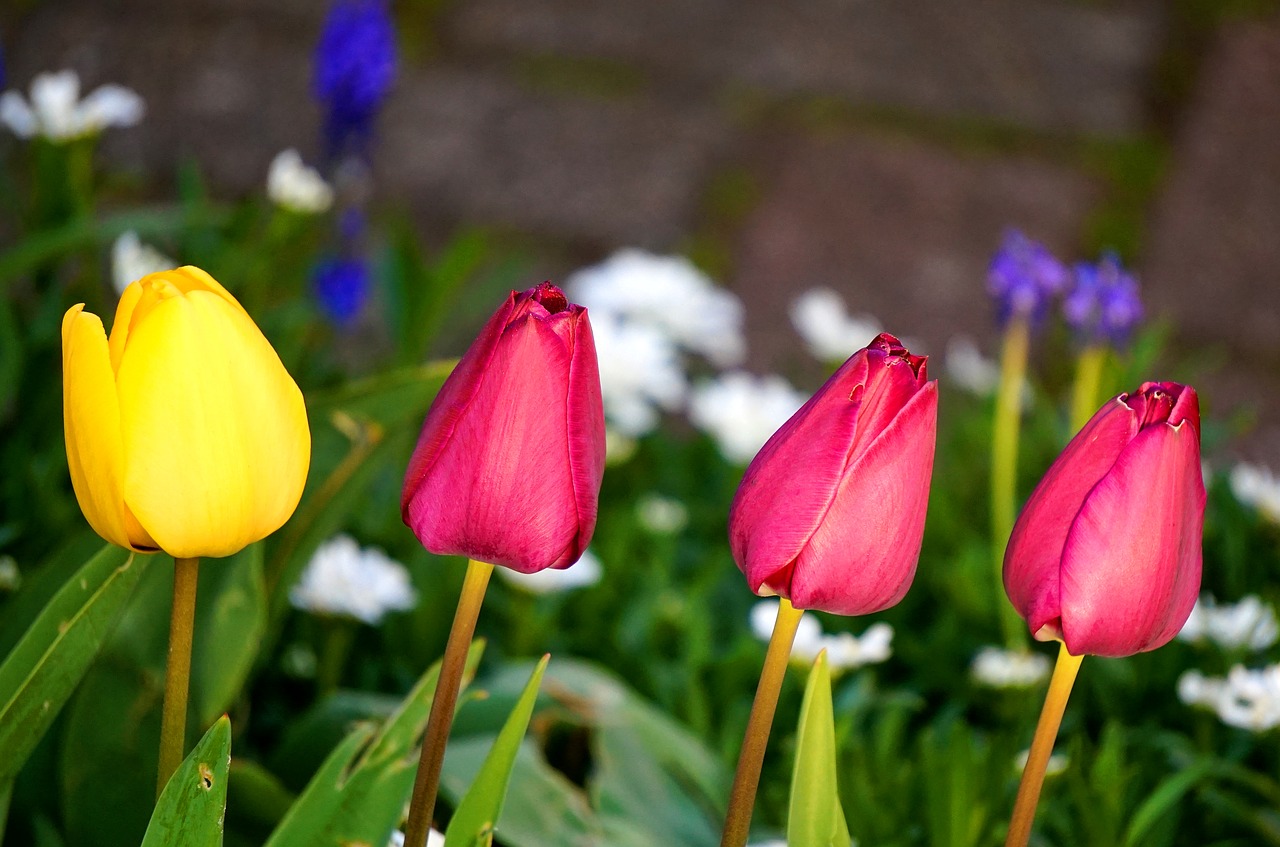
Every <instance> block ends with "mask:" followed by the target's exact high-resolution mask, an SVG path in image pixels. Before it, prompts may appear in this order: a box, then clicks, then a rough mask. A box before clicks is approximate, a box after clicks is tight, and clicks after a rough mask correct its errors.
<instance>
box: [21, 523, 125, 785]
mask: <svg viewBox="0 0 1280 847" xmlns="http://www.w3.org/2000/svg"><path fill="white" fill-rule="evenodd" d="M149 559H150V557H149V556H133V555H131V554H130V553H129V551H127V550H123V549H121V548H119V547H115V546H110V545H109V546H107V547H105V548H103V549H102V550H101V551H100V552H98V554H97V555H95V556H93V557H92V558H91V559H89V561H88V562H86V563H85V564H84V566H83V567H81V568H80V570H79V571H78V572H77V573H76V575H75V576H74V577H72V579H71V580H70V581H69V582H68V583H67V584H66V585H64V586H63V587H62V589H61V590H60V591H59V592H58V593H57V594H56V595H54V597H53V599H52V600H51V601H50V602H49V605H48V606H46V607H45V610H44V611H43V612H42V613H41V614H40V616H39V617H38V618H36V620H35V622H34V623H33V624H32V625H31V628H30V629H28V630H27V634H26V635H25V636H23V637H22V639H21V640H20V641H19V642H18V644H17V646H15V647H14V649H13V652H11V653H10V654H9V656H8V658H6V659H5V661H4V664H3V665H0V785H3V784H5V783H7V782H9V781H10V780H12V779H13V777H14V775H15V774H17V772H18V770H19V768H21V767H22V764H23V762H25V761H26V759H27V756H29V755H30V754H31V751H32V750H33V749H34V748H35V746H36V743H37V742H38V741H39V740H40V738H41V737H42V736H43V735H44V733H45V731H46V730H48V728H49V725H50V724H52V723H53V719H54V718H55V717H57V715H58V711H59V710H60V709H61V708H62V706H63V704H64V703H66V701H67V699H68V698H69V697H70V696H71V694H72V692H73V691H74V690H75V688H76V685H77V684H78V683H79V682H80V679H81V677H82V676H83V675H84V673H85V671H86V670H87V669H88V668H89V665H90V664H91V663H92V662H93V659H94V657H95V656H97V654H98V650H99V648H100V647H101V646H102V643H103V641H104V639H105V638H106V636H107V634H108V633H109V632H110V631H111V628H112V625H113V624H114V623H115V621H116V618H117V617H118V616H119V614H120V612H121V610H122V609H123V608H124V606H125V603H126V602H127V601H128V599H129V597H130V596H131V595H132V593H133V588H134V586H135V585H136V584H137V582H138V579H139V577H140V576H141V575H142V574H143V573H144V572H145V570H146V566H147V563H148V560H149Z"/></svg>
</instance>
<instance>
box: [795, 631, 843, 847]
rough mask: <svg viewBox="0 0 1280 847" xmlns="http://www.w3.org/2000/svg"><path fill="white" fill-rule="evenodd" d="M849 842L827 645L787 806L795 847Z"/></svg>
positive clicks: (813, 675) (814, 678) (812, 680)
mask: <svg viewBox="0 0 1280 847" xmlns="http://www.w3.org/2000/svg"><path fill="white" fill-rule="evenodd" d="M849 842H850V839H849V829H848V827H847V826H846V824H845V819H844V810H843V809H841V808H840V796H839V793H838V791H837V790H836V726H835V715H834V711H833V709H832V706H831V671H830V670H829V669H828V667H827V651H825V650H823V651H822V652H820V653H818V659H817V661H815V662H814V664H813V670H812V671H810V672H809V682H808V684H806V685H805V689H804V701H803V703H802V705H801V707H800V728H799V729H798V730H797V733H796V762H795V769H794V770H793V772H792V776H791V804H790V807H789V808H788V810H787V844H788V845H790V847H849Z"/></svg>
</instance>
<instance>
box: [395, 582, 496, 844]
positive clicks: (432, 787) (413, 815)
mask: <svg viewBox="0 0 1280 847" xmlns="http://www.w3.org/2000/svg"><path fill="white" fill-rule="evenodd" d="M492 573H493V565H491V564H489V563H487V562H477V561H476V560H475V559H472V560H471V561H470V562H468V563H467V575H466V577H465V578H464V579H463V581H462V594H461V596H459V597H458V608H457V610H456V611H455V612H454V613H453V626H452V627H451V628H450V629H449V642H448V644H446V645H445V648H444V658H443V659H442V660H441V661H440V676H439V678H438V681H437V682H436V692H435V695H434V697H433V698H432V700H431V716H430V717H428V718H427V731H426V734H425V735H423V737H422V758H420V759H419V760H418V775H417V777H416V778H415V779H414V782H413V798H412V799H411V800H410V801H409V823H408V824H407V825H406V826H405V835H404V843H405V847H426V843H427V836H428V835H429V834H430V832H431V816H432V815H433V814H435V810H436V793H437V791H439V789H440V765H441V764H442V763H443V762H444V746H445V743H446V742H447V741H448V740H449V728H450V727H451V726H453V710H454V707H455V706H457V704H458V687H459V686H460V685H461V683H462V671H463V667H464V666H465V664H466V661H467V651H468V649H469V648H470V647H471V636H472V635H473V634H474V633H475V631H476V618H477V617H478V616H479V614H480V604H481V603H483V602H484V592H485V589H486V588H488V586H489V576H490V575H491V574H492Z"/></svg>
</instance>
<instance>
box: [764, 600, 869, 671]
mask: <svg viewBox="0 0 1280 847" xmlns="http://www.w3.org/2000/svg"><path fill="white" fill-rule="evenodd" d="M779 605H780V604H779V602H778V601H777V600H761V601H760V602H758V603H756V604H755V605H754V606H752V607H751V631H752V633H754V634H755V636H756V638H757V639H759V640H760V641H765V642H768V641H769V639H770V638H771V637H772V636H773V624H774V621H775V620H776V619H777V617H778V606H779ZM892 642H893V627H892V626H890V625H889V624H887V623H884V622H883V621H878V622H876V623H873V624H872V625H871V626H869V627H867V630H866V632H864V633H862V635H861V636H856V635H854V634H852V633H849V632H841V633H838V634H836V635H828V634H826V633H825V632H823V631H822V624H821V623H819V622H818V619H817V618H815V617H814V616H813V615H810V614H809V613H808V612H803V613H801V615H800V622H799V624H798V625H797V626H796V636H795V639H794V640H793V641H792V642H791V660H792V661H794V662H799V663H801V664H805V665H812V664H813V662H814V660H815V659H817V658H818V653H820V652H822V651H823V650H826V651H827V665H828V667H830V668H831V671H832V672H833V673H838V672H840V671H843V670H853V669H854V668H860V667H862V666H863V665H874V664H879V663H880V662H883V661H885V660H886V659H888V658H889V656H891V655H892V654H893V650H892V649H891V644H892Z"/></svg>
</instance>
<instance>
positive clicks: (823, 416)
mask: <svg viewBox="0 0 1280 847" xmlns="http://www.w3.org/2000/svg"><path fill="white" fill-rule="evenodd" d="M925 362H926V357H924V356H913V355H911V354H910V353H909V352H907V349H906V348H905V347H903V346H902V344H901V343H899V341H898V339H896V338H894V337H893V336H892V335H888V334H883V335H880V336H878V337H877V338H876V339H875V340H874V341H872V342H871V344H870V345H869V346H868V347H867V348H866V349H865V350H859V351H858V352H857V353H855V354H854V355H853V356H851V357H850V358H849V360H848V361H847V362H845V363H844V364H843V365H841V366H840V369H839V370H838V371H836V372H835V374H833V375H832V377H831V378H830V379H829V380H827V383H826V384H825V385H823V386H822V388H820V389H819V390H818V393H817V394H815V395H813V397H812V398H810V399H809V402H808V403H805V405H804V406H803V407H802V408H801V409H800V411H798V412H796V413H795V414H794V415H793V416H792V417H791V419H790V420H789V421H787V422H786V423H785V424H783V425H782V428H781V429H779V430H778V431H777V432H775V433H774V434H773V437H772V438H770V439H769V441H768V442H767V443H766V444H765V445H764V447H762V448H761V449H760V452H759V453H758V454H756V457H755V459H753V460H752V461H751V465H750V466H749V467H748V468H747V473H746V475H745V476H744V477H743V479H742V485H741V486H739V488H738V493H737V495H736V496H735V497H734V499H733V507H732V509H731V510H730V512H729V543H730V545H731V547H732V548H733V558H734V560H735V561H736V562H737V563H738V568H739V569H741V570H742V572H743V573H744V574H745V575H746V577H747V584H748V585H749V586H750V587H751V590H752V591H754V592H755V593H757V594H778V595H780V596H782V597H786V598H788V599H789V600H790V601H791V603H792V605H794V606H795V607H796V608H798V609H821V610H823V611H827V612H834V613H836V614H841V615H864V614H869V613H871V612H876V611H879V610H880V609H886V608H888V607H889V606H892V605H893V604H895V603H897V602H898V601H899V600H901V599H902V597H903V595H904V594H906V593H907V589H908V588H909V587H910V586H911V579H912V577H914V576H915V571H916V560H917V559H918V558H919V557H920V542H921V538H922V536H923V533H924V516H925V509H926V506H927V503H928V500H929V477H930V474H931V472H932V470H933V449H934V442H935V436H936V431H937V422H938V383H937V381H936V380H935V381H933V382H929V381H928V378H927V376H926V367H925Z"/></svg>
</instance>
